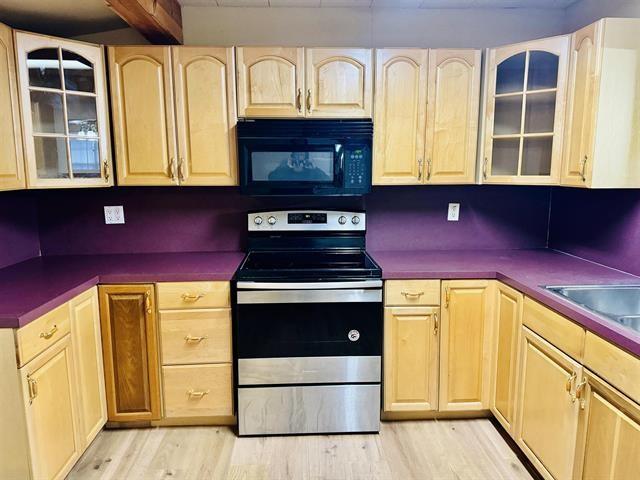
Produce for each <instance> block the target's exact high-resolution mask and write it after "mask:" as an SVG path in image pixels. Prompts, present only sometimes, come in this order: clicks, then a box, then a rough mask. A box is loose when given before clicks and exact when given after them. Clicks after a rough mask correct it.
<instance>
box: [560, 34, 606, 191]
mask: <svg viewBox="0 0 640 480" xmlns="http://www.w3.org/2000/svg"><path fill="white" fill-rule="evenodd" d="M602 33H603V28H602V22H596V23H594V24H591V25H589V26H587V27H584V28H583V29H581V30H578V31H577V32H576V33H574V34H573V35H572V36H571V50H570V53H569V81H568V88H567V93H568V102H567V125H566V128H565V144H564V162H563V167H562V178H561V183H562V184H563V185H574V186H588V185H590V183H591V180H590V178H591V172H592V168H593V146H594V145H593V142H594V135H595V131H594V129H595V117H596V112H595V108H596V96H597V84H598V72H599V69H600V60H601V55H602V52H601V48H602ZM589 159H591V160H592V162H589Z"/></svg>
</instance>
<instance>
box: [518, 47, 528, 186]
mask: <svg viewBox="0 0 640 480" xmlns="http://www.w3.org/2000/svg"><path fill="white" fill-rule="evenodd" d="M529 59H530V56H529V50H527V52H526V56H525V58H524V84H523V85H522V92H523V93H522V118H521V119H520V149H519V152H518V176H520V175H521V174H522V150H523V146H524V145H523V144H524V128H525V126H524V122H525V119H526V114H527V82H528V81H529Z"/></svg>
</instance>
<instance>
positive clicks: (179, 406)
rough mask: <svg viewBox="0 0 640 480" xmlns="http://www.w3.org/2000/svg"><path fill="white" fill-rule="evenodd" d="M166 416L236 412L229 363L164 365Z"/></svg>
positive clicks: (198, 415) (217, 414)
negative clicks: (234, 410)
mask: <svg viewBox="0 0 640 480" xmlns="http://www.w3.org/2000/svg"><path fill="white" fill-rule="evenodd" d="M162 374H163V376H164V410H165V415H166V417H167V418H175V417H205V416H228V415H233V381H232V366H231V364H230V363H223V364H218V365H189V366H171V367H162Z"/></svg>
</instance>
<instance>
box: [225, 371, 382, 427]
mask: <svg viewBox="0 0 640 480" xmlns="http://www.w3.org/2000/svg"><path fill="white" fill-rule="evenodd" d="M379 429H380V385H379V384H377V385H313V386H311V385H307V386H282V387H251V388H239V389H238V431H239V434H240V435H282V434H291V433H297V434H301V433H302V434H304V433H335V432H377V431H379Z"/></svg>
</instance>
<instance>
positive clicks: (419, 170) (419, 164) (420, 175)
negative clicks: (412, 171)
mask: <svg viewBox="0 0 640 480" xmlns="http://www.w3.org/2000/svg"><path fill="white" fill-rule="evenodd" d="M418 181H419V182H420V181H422V159H421V158H419V159H418Z"/></svg>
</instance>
